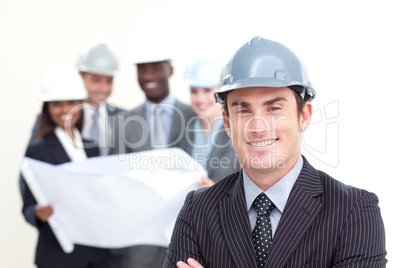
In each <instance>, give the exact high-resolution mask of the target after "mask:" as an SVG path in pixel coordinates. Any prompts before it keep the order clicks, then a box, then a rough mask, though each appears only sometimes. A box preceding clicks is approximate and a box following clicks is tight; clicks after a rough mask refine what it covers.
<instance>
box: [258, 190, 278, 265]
mask: <svg viewBox="0 0 402 268" xmlns="http://www.w3.org/2000/svg"><path fill="white" fill-rule="evenodd" d="M253 206H254V208H255V209H256V210H257V222H256V224H255V227H254V231H253V244H254V249H255V253H256V257H257V265H258V267H264V265H265V262H266V261H267V256H268V249H269V246H270V245H271V243H272V228H271V220H270V219H269V214H271V211H272V210H273V209H274V208H275V205H274V203H272V202H271V200H269V198H268V197H267V196H266V195H265V194H264V193H261V194H260V195H259V196H257V197H256V199H255V200H254V203H253Z"/></svg>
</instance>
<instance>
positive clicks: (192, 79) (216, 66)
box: [184, 57, 222, 88]
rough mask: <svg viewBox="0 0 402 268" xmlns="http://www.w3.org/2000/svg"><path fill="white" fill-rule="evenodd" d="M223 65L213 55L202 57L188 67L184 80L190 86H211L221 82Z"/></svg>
mask: <svg viewBox="0 0 402 268" xmlns="http://www.w3.org/2000/svg"><path fill="white" fill-rule="evenodd" d="M221 69H222V65H221V64H220V63H219V62H218V61H217V60H215V59H213V58H211V57H201V58H199V59H197V60H196V61H195V62H194V63H193V64H191V65H190V66H188V67H187V69H186V73H185V75H184V81H185V82H186V83H187V85H188V86H190V87H206V88H211V87H214V86H217V85H218V84H219V76H220V73H221Z"/></svg>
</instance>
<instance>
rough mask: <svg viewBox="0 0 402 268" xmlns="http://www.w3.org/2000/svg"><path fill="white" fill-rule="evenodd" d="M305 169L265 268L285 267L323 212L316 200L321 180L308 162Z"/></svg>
mask: <svg viewBox="0 0 402 268" xmlns="http://www.w3.org/2000/svg"><path fill="white" fill-rule="evenodd" d="M303 160H304V165H303V169H302V171H301V173H300V175H299V178H298V179H297V181H296V183H295V185H294V186H293V189H292V191H291V193H290V196H289V199H288V201H287V203H286V207H285V210H284V212H283V214H282V217H281V220H280V222H279V225H278V228H277V230H276V232H275V237H274V240H273V243H272V245H271V248H270V252H269V255H268V260H267V264H266V266H265V267H266V268H268V267H272V268H277V267H284V266H285V265H286V263H287V261H288V260H289V258H290V257H291V255H292V254H293V252H294V251H295V249H296V248H297V246H298V244H299V242H300V241H301V240H302V239H303V236H304V235H305V233H306V232H307V231H308V229H309V227H310V226H311V224H312V223H313V222H314V220H315V218H316V217H317V215H318V214H319V212H320V211H321V209H322V206H323V205H322V203H321V202H320V200H319V199H318V198H317V196H319V195H321V194H322V193H323V189H322V184H321V179H320V176H319V174H318V171H317V170H315V169H314V168H313V167H312V166H311V165H310V164H309V163H308V162H307V160H306V159H305V158H303Z"/></svg>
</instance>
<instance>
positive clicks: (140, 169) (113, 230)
mask: <svg viewBox="0 0 402 268" xmlns="http://www.w3.org/2000/svg"><path fill="white" fill-rule="evenodd" d="M20 167H21V171H22V173H23V175H24V178H25V180H26V181H27V184H28V186H29V187H30V189H31V191H32V192H33V195H34V196H35V198H36V200H37V201H38V203H39V204H42V205H46V204H51V205H52V206H53V209H54V214H53V215H52V222H53V224H52V222H49V223H50V225H51V227H52V229H53V232H55V234H56V237H57V239H58V240H59V243H60V244H61V245H62V247H63V250H64V251H65V252H71V251H72V248H73V244H81V245H88V246H95V247H104V248H119V247H126V246H132V245H139V244H142V245H143V244H148V245H159V246H167V245H168V243H169V240H170V236H171V233H172V231H173V226H174V223H175V220H176V217H177V215H178V213H179V211H180V208H181V206H182V205H183V202H184V199H185V196H186V195H187V193H188V192H189V191H191V190H194V189H196V184H197V182H199V181H200V178H201V176H203V175H205V174H206V173H205V170H204V169H203V168H202V167H201V166H200V165H199V164H198V163H197V162H196V161H194V160H193V159H192V158H191V157H190V156H189V155H188V154H186V153H185V152H184V151H182V150H181V149H177V148H174V149H172V148H169V149H161V150H152V151H144V152H141V153H134V154H126V155H112V156H103V157H94V158H89V159H88V160H86V161H82V162H69V163H66V164H62V165H50V164H47V163H43V162H40V161H37V160H33V159H30V158H26V157H25V158H23V159H22V160H21V162H20ZM56 228H57V229H56Z"/></svg>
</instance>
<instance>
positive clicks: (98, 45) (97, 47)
mask: <svg viewBox="0 0 402 268" xmlns="http://www.w3.org/2000/svg"><path fill="white" fill-rule="evenodd" d="M77 66H78V70H79V73H80V75H81V77H82V79H83V80H84V84H85V88H86V89H87V91H88V96H89V97H88V100H87V101H86V102H85V103H84V105H83V107H84V109H85V110H84V117H85V118H84V122H85V123H84V126H83V129H82V135H83V137H85V138H88V139H90V140H93V141H95V142H96V144H97V145H98V146H99V151H100V154H101V155H107V154H108V153H109V146H110V139H111V135H112V132H113V129H112V128H113V126H114V121H113V120H111V118H113V117H114V116H115V115H117V114H118V113H119V112H122V111H124V110H123V109H121V108H118V107H116V105H111V104H109V103H107V102H106V101H107V99H108V98H109V96H110V95H111V94H112V90H113V80H114V77H115V76H116V75H117V73H118V69H119V62H118V58H117V55H116V53H115V52H114V51H113V49H112V48H111V47H110V46H109V45H108V44H106V43H104V42H94V43H90V44H88V45H87V46H86V47H85V48H84V49H83V51H82V52H81V55H80V57H79V60H78V63H77Z"/></svg>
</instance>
